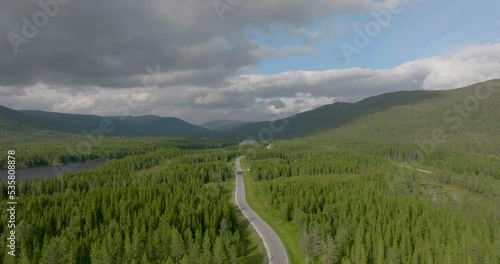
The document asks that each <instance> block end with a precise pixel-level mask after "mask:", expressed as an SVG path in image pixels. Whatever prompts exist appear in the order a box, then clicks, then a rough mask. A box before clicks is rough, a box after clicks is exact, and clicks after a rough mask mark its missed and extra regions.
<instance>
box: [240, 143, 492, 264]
mask: <svg viewBox="0 0 500 264" xmlns="http://www.w3.org/2000/svg"><path fill="white" fill-rule="evenodd" d="M247 159H248V163H249V165H248V166H249V168H250V169H251V170H250V176H251V177H252V180H251V182H252V183H254V184H255V186H256V187H255V188H256V191H255V192H256V196H258V197H259V198H262V199H261V200H260V201H261V202H262V203H266V204H268V205H269V206H267V207H266V206H264V207H263V208H264V210H261V211H262V212H264V213H265V214H268V215H270V216H272V217H273V218H275V219H279V220H278V221H277V222H276V223H278V225H286V226H291V228H290V229H287V232H289V233H294V236H293V237H296V238H297V240H294V241H290V243H288V245H287V246H288V248H289V251H290V250H291V248H293V249H295V250H300V251H301V257H302V258H304V259H305V262H307V263H500V205H499V204H498V201H499V199H500V192H499V189H498V188H497V186H498V183H499V182H498V181H497V180H495V179H492V178H484V179H483V178H480V177H474V180H473V181H471V180H466V179H463V177H465V176H464V175H459V174H453V173H450V172H444V171H436V172H433V173H432V174H429V173H424V172H421V171H418V170H415V169H412V168H411V167H409V168H405V167H400V166H397V163H396V162H393V161H391V160H384V159H382V158H379V157H373V156H368V155H366V154H359V153H354V152H351V151H346V150H338V149H334V148H329V147H324V146H318V145H314V146H310V145H308V144H305V143H304V142H294V141H281V142H279V143H273V149H271V150H265V149H262V150H253V151H251V152H250V153H249V154H247ZM452 178H456V179H457V180H453V182H452V181H451V180H450V179H452ZM459 183H462V184H459ZM495 184H497V185H495ZM474 186H476V187H474ZM477 186H481V187H477ZM285 243H287V242H286V241H285ZM290 245H291V246H290Z"/></svg>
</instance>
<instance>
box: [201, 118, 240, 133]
mask: <svg viewBox="0 0 500 264" xmlns="http://www.w3.org/2000/svg"><path fill="white" fill-rule="evenodd" d="M248 123H249V122H242V121H232V120H213V121H209V122H206V123H203V124H201V125H200V126H201V127H203V128H206V129H210V130H214V131H221V132H224V131H229V130H233V129H236V128H239V127H241V126H244V125H246V124H248Z"/></svg>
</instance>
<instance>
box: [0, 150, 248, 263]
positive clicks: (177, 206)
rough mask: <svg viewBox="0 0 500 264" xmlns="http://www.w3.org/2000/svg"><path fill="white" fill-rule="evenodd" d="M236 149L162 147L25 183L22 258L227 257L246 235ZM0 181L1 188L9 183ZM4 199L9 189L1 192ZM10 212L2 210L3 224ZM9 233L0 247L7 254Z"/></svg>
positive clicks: (241, 254)
mask: <svg viewBox="0 0 500 264" xmlns="http://www.w3.org/2000/svg"><path fill="white" fill-rule="evenodd" d="M234 157H235V154H234V152H228V151H208V150H188V149H178V148H164V149H161V150H158V151H155V152H151V153H148V154H143V155H133V156H128V157H126V158H124V159H121V160H116V161H111V162H107V163H106V164H104V165H103V166H102V167H100V168H98V169H96V170H93V171H87V172H77V173H75V174H72V175H67V176H64V177H60V178H54V179H50V180H33V181H29V182H24V183H22V184H20V185H19V191H20V195H19V203H18V206H19V209H18V211H17V214H18V215H17V217H18V219H21V222H20V223H19V224H18V226H17V231H18V237H19V245H21V241H22V247H21V248H20V250H19V249H18V251H17V252H18V253H19V254H18V255H19V256H18V257H17V259H18V260H19V261H21V260H22V261H24V263H106V264H108V263H110V264H113V263H200V261H202V263H229V262H230V260H235V259H237V260H238V261H244V260H245V256H246V254H247V248H246V246H247V244H248V241H247V240H246V237H247V236H246V235H244V234H242V233H241V229H240V228H239V222H238V219H237V213H236V211H235V210H236V209H235V208H234V206H233V205H232V204H231V202H230V195H229V194H230V192H229V188H231V186H230V185H229V182H228V180H229V179H231V178H232V177H233V175H234V173H233V171H232V169H231V168H230V167H229V166H228V162H229V161H230V160H231V159H234ZM151 167H155V168H156V169H155V170H146V169H148V168H151ZM5 188H6V187H5V184H2V193H5V192H3V191H4V190H5ZM2 202H3V203H5V202H6V201H5V197H3V198H2ZM7 217H8V215H7V213H6V212H2V213H1V216H0V218H1V222H0V228H1V230H7V229H6V226H5V223H7V221H6V219H7ZM5 241H6V239H2V242H1V244H0V247H1V249H0V251H1V253H2V254H4V255H5V250H6V247H5Z"/></svg>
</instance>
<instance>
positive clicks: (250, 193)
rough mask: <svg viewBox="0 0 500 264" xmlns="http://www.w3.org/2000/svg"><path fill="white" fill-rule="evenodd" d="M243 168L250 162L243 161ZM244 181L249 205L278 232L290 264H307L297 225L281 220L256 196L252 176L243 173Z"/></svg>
mask: <svg viewBox="0 0 500 264" xmlns="http://www.w3.org/2000/svg"><path fill="white" fill-rule="evenodd" d="M241 167H242V169H243V170H245V169H247V168H248V167H249V166H248V162H247V161H246V160H245V159H241ZM243 179H244V181H245V191H246V198H247V202H248V204H249V205H250V206H251V207H252V209H253V210H254V211H255V212H256V213H257V214H258V215H259V216H260V217H261V218H262V219H264V221H266V222H267V223H268V224H269V225H270V226H271V227H272V228H273V229H274V231H276V233H277V234H278V236H279V237H280V238H281V241H282V242H283V244H284V246H285V247H286V250H287V252H288V257H289V258H290V263H293V264H301V263H305V257H304V255H303V254H302V251H301V250H300V248H299V244H298V241H299V234H298V231H297V228H296V227H295V225H294V224H293V223H288V222H284V221H282V220H280V218H279V217H278V216H277V215H276V214H275V212H274V210H273V208H271V206H270V205H269V204H268V203H267V201H266V200H265V199H264V198H263V197H261V196H258V195H256V188H257V183H256V182H255V181H254V179H253V178H252V177H251V176H250V175H248V173H243Z"/></svg>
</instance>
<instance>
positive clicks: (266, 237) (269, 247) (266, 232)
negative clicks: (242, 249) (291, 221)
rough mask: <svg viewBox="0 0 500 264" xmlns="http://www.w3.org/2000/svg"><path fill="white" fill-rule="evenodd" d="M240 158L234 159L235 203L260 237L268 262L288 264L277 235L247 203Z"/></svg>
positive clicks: (283, 248) (271, 263)
mask: <svg viewBox="0 0 500 264" xmlns="http://www.w3.org/2000/svg"><path fill="white" fill-rule="evenodd" d="M241 158H243V157H239V158H237V159H236V192H235V195H234V199H235V201H236V205H237V206H238V208H239V209H240V210H241V212H243V214H244V215H245V217H246V218H247V219H248V221H249V222H250V224H252V226H253V227H254V228H255V230H257V233H259V236H260V237H261V238H262V241H263V242H264V246H265V247H266V251H267V259H268V263H270V264H288V263H289V261H288V254H287V253H286V249H285V247H284V246H283V243H282V242H281V239H280V238H279V236H278V235H277V234H276V232H274V230H273V229H272V228H271V227H270V226H269V225H268V224H267V223H266V222H264V220H262V218H260V216H259V215H258V214H257V213H255V211H254V210H253V209H252V208H250V206H249V205H248V203H247V199H246V196H245V183H244V182H243V171H242V170H241V164H240V160H241Z"/></svg>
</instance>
